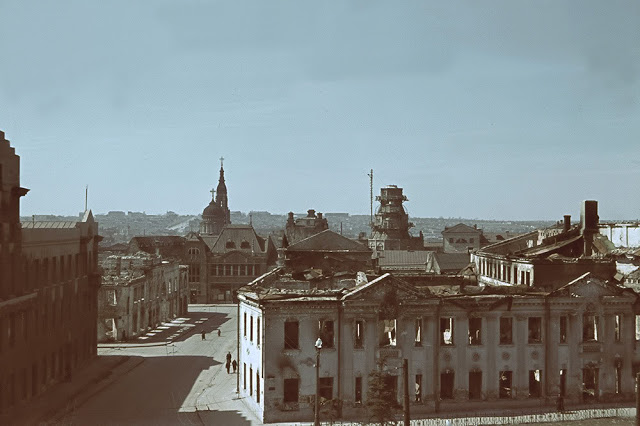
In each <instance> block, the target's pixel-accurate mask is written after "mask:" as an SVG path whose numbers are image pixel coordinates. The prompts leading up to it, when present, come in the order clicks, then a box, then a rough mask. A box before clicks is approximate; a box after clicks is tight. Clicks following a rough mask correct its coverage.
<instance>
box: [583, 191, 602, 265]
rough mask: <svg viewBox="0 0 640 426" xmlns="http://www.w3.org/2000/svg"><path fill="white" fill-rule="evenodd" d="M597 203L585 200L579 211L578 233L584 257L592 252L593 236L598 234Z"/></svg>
mask: <svg viewBox="0 0 640 426" xmlns="http://www.w3.org/2000/svg"><path fill="white" fill-rule="evenodd" d="M598 222H599V219H598V202H597V201H594V200H585V201H583V202H582V208H581V209H580V233H581V234H582V239H583V241H584V252H583V254H584V256H587V257H589V256H591V254H592V252H593V236H594V234H596V233H597V232H598Z"/></svg>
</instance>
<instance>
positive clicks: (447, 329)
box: [440, 317, 453, 345]
mask: <svg viewBox="0 0 640 426" xmlns="http://www.w3.org/2000/svg"><path fill="white" fill-rule="evenodd" d="M440 344H442V345H453V318H451V317H448V318H440Z"/></svg>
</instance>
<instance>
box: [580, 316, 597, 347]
mask: <svg viewBox="0 0 640 426" xmlns="http://www.w3.org/2000/svg"><path fill="white" fill-rule="evenodd" d="M597 340H598V317H597V316H596V315H593V314H584V315H583V316H582V341H584V342H593V341H597Z"/></svg>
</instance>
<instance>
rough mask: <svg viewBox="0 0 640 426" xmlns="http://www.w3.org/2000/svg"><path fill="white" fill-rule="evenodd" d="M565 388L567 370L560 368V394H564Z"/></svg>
mask: <svg viewBox="0 0 640 426" xmlns="http://www.w3.org/2000/svg"><path fill="white" fill-rule="evenodd" d="M566 388H567V370H564V369H563V370H560V396H565V392H566Z"/></svg>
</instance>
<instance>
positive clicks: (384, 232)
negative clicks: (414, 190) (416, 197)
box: [369, 185, 424, 251]
mask: <svg viewBox="0 0 640 426" xmlns="http://www.w3.org/2000/svg"><path fill="white" fill-rule="evenodd" d="M376 200H377V201H380V206H379V207H378V210H377V212H376V214H375V218H374V222H373V224H372V230H371V237H370V238H369V248H371V249H372V250H374V251H381V250H424V238H423V235H422V231H420V235H419V236H417V237H414V236H411V235H410V234H409V229H410V228H411V227H413V223H411V222H409V214H408V213H407V212H406V210H405V209H404V206H403V205H402V203H404V202H405V201H408V199H407V197H406V196H405V195H403V194H402V188H398V187H397V186H396V185H389V186H385V187H383V188H381V189H380V195H379V196H377V197H376Z"/></svg>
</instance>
